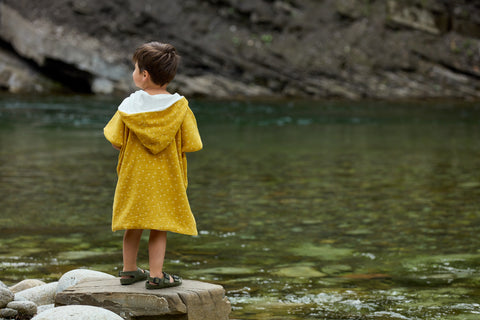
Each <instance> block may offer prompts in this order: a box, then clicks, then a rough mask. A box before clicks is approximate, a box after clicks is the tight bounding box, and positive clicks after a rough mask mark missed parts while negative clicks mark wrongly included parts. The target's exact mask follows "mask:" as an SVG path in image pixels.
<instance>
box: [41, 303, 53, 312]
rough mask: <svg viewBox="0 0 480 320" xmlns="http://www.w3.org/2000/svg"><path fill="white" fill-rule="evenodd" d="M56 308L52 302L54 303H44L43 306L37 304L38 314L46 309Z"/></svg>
mask: <svg viewBox="0 0 480 320" xmlns="http://www.w3.org/2000/svg"><path fill="white" fill-rule="evenodd" d="M53 308H55V304H54V303H52V304H44V305H43V306H37V314H40V313H42V312H44V311H47V310H50V309H53Z"/></svg>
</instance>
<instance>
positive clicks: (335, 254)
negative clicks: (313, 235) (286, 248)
mask: <svg viewBox="0 0 480 320" xmlns="http://www.w3.org/2000/svg"><path fill="white" fill-rule="evenodd" d="M290 251H291V252H292V253H294V254H296V255H299V256H305V257H318V258H319V259H322V260H340V259H343V258H347V257H350V256H351V255H352V254H353V250H351V249H347V248H335V247H332V246H330V245H323V246H316V245H313V244H311V243H304V244H302V245H301V246H299V247H296V248H292V249H290Z"/></svg>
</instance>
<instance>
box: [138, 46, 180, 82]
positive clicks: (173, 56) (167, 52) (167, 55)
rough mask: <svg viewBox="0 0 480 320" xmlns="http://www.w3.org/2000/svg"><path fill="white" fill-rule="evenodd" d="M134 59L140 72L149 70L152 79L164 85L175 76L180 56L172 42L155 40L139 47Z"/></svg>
mask: <svg viewBox="0 0 480 320" xmlns="http://www.w3.org/2000/svg"><path fill="white" fill-rule="evenodd" d="M132 60H133V62H134V63H137V64H138V69H140V72H142V71H143V70H147V71H148V73H149V74H150V77H151V79H152V81H153V82H154V83H155V84H158V85H161V86H163V85H164V84H167V83H169V82H170V81H172V80H173V78H175V74H176V73H177V67H178V64H179V62H180V56H179V55H178V54H177V49H175V47H174V46H172V45H171V44H168V43H160V42H157V41H153V42H148V43H145V44H143V45H141V46H140V47H138V48H137V49H136V50H135V53H134V54H133V57H132Z"/></svg>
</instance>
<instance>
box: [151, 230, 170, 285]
mask: <svg viewBox="0 0 480 320" xmlns="http://www.w3.org/2000/svg"><path fill="white" fill-rule="evenodd" d="M166 249H167V232H166V231H160V230H150V239H149V241H148V255H149V263H150V276H151V277H152V278H155V277H157V278H163V273H162V271H163V261H164V260H165V251H166ZM170 282H173V279H172V278H171V277H170Z"/></svg>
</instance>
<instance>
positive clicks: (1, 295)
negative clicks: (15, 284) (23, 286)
mask: <svg viewBox="0 0 480 320" xmlns="http://www.w3.org/2000/svg"><path fill="white" fill-rule="evenodd" d="M14 298H15V295H14V294H13V292H12V291H10V290H9V289H7V288H0V308H4V307H5V306H6V305H7V304H8V303H9V302H10V301H13V299H14Z"/></svg>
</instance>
